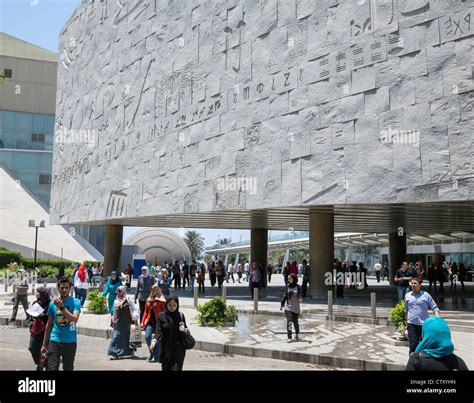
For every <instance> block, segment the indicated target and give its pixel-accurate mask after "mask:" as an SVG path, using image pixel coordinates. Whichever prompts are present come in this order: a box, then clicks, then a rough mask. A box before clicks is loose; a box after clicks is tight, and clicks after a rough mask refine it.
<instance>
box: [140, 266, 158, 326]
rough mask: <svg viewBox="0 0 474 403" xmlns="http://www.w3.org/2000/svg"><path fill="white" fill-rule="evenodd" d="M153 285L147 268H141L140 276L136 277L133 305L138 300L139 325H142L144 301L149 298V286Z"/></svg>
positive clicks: (153, 281)
mask: <svg viewBox="0 0 474 403" xmlns="http://www.w3.org/2000/svg"><path fill="white" fill-rule="evenodd" d="M153 284H155V279H154V278H153V277H151V276H150V274H149V272H148V266H143V267H142V274H140V276H139V277H138V281H137V290H136V292H135V304H136V303H137V299H138V304H139V306H140V323H142V319H143V314H144V313H145V304H146V300H147V299H148V297H149V296H150V291H151V286H152V285H153Z"/></svg>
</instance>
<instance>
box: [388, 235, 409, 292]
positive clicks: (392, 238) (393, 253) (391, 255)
mask: <svg viewBox="0 0 474 403" xmlns="http://www.w3.org/2000/svg"><path fill="white" fill-rule="evenodd" d="M406 260H407V236H406V233H405V232H403V235H400V234H399V233H398V232H390V233H389V234H388V267H389V269H390V271H389V274H388V278H389V281H390V285H395V282H394V281H393V279H394V278H395V273H396V272H397V270H398V269H399V268H400V267H401V265H402V262H404V261H406Z"/></svg>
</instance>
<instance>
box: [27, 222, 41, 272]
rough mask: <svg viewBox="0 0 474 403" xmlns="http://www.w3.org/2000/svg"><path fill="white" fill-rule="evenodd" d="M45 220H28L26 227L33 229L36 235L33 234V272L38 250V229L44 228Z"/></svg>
mask: <svg viewBox="0 0 474 403" xmlns="http://www.w3.org/2000/svg"><path fill="white" fill-rule="evenodd" d="M44 221H45V220H29V221H28V227H34V228H35V231H36V234H35V260H34V267H33V270H36V253H37V250H38V228H45V225H44Z"/></svg>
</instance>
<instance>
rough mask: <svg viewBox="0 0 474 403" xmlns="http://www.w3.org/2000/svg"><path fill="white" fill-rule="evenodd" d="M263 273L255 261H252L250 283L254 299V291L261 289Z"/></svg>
mask: <svg viewBox="0 0 474 403" xmlns="http://www.w3.org/2000/svg"><path fill="white" fill-rule="evenodd" d="M262 277H263V273H262V271H261V269H260V267H259V265H257V263H256V262H255V261H252V264H251V265H250V281H249V287H250V295H251V296H252V298H253V294H254V289H255V288H258V289H260V288H261V281H262Z"/></svg>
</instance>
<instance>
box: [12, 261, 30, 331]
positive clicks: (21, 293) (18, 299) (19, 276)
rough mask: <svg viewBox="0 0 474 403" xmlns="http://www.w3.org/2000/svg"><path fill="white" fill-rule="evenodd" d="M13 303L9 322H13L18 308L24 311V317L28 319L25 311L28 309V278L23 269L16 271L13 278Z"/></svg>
mask: <svg viewBox="0 0 474 403" xmlns="http://www.w3.org/2000/svg"><path fill="white" fill-rule="evenodd" d="M15 286H16V290H15V302H14V305H13V311H12V317H11V318H10V322H15V320H16V315H17V313H18V306H19V305H20V303H21V305H22V306H23V309H24V310H25V313H26V317H27V318H28V316H29V315H28V313H27V312H26V310H27V309H28V277H27V275H26V271H25V270H24V269H18V270H17V272H16V276H15Z"/></svg>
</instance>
